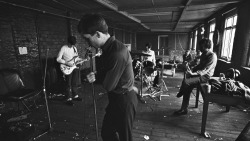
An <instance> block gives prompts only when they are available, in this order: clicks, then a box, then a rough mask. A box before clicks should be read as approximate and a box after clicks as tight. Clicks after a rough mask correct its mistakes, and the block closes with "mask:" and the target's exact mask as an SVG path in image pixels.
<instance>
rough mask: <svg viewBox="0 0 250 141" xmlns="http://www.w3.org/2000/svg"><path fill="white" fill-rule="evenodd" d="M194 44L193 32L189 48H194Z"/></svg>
mask: <svg viewBox="0 0 250 141" xmlns="http://www.w3.org/2000/svg"><path fill="white" fill-rule="evenodd" d="M192 45H193V33H191V37H190V44H189V48H190V49H192Z"/></svg>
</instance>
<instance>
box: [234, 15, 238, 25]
mask: <svg viewBox="0 0 250 141" xmlns="http://www.w3.org/2000/svg"><path fill="white" fill-rule="evenodd" d="M237 17H238V16H237V15H236V16H234V23H233V25H234V26H236V23H237Z"/></svg>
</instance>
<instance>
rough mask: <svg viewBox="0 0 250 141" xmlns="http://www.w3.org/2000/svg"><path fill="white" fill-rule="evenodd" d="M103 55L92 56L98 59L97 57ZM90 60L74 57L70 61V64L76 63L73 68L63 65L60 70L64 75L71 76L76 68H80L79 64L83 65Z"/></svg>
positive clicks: (99, 53)
mask: <svg viewBox="0 0 250 141" xmlns="http://www.w3.org/2000/svg"><path fill="white" fill-rule="evenodd" d="M100 55H101V52H98V53H97V54H95V55H94V56H92V58H94V57H96V56H100ZM89 60H90V59H81V58H79V57H78V56H75V57H73V58H72V59H71V60H69V61H68V62H74V63H73V64H74V65H73V66H72V67H70V66H67V65H65V64H61V65H60V69H61V71H62V73H63V74H64V75H69V74H71V73H72V71H73V70H74V69H76V68H79V67H78V66H77V65H79V64H82V63H83V62H86V61H89Z"/></svg>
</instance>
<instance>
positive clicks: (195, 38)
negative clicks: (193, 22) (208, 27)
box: [193, 30, 197, 50]
mask: <svg viewBox="0 0 250 141" xmlns="http://www.w3.org/2000/svg"><path fill="white" fill-rule="evenodd" d="M196 44H197V30H196V31H195V36H194V46H193V49H194V50H195V49H196Z"/></svg>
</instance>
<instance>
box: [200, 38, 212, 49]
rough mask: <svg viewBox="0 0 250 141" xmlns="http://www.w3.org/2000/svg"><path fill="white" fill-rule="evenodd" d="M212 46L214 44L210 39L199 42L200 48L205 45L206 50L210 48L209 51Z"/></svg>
mask: <svg viewBox="0 0 250 141" xmlns="http://www.w3.org/2000/svg"><path fill="white" fill-rule="evenodd" d="M211 44H212V42H211V40H210V39H208V38H203V39H201V40H200V42H199V46H202V45H204V47H205V48H208V49H210V48H211Z"/></svg>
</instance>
